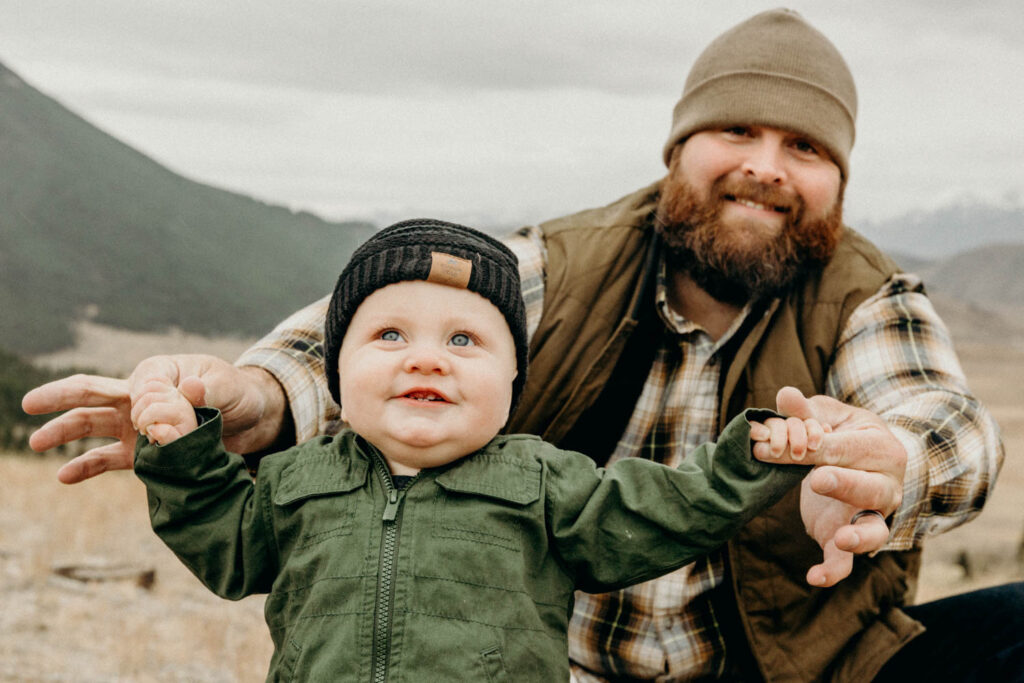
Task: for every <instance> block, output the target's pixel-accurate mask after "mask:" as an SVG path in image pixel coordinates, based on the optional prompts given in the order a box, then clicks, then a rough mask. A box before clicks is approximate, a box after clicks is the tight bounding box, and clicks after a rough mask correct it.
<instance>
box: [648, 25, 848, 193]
mask: <svg viewBox="0 0 1024 683" xmlns="http://www.w3.org/2000/svg"><path fill="white" fill-rule="evenodd" d="M856 118H857V89H856V87H855V86H854V84H853V76H852V75H851V74H850V69H849V68H848V67H847V66H846V62H845V61H844V60H843V56H842V55H841V54H839V50H837V49H836V47H835V45H833V44H832V43H831V42H830V41H829V39H828V38H826V37H825V36H824V35H823V34H822V33H821V32H819V31H818V30H817V29H815V28H814V27H813V26H811V25H810V24H808V23H807V22H806V21H804V19H803V17H801V16H800V15H799V14H797V13H796V12H794V11H792V10H787V9H775V10H770V11H768V12H762V13H761V14H758V15H756V16H753V17H751V18H750V19H747V20H746V21H744V22H742V23H740V24H738V25H736V26H734V27H733V28H731V29H729V30H728V31H726V32H725V33H723V34H722V35H720V36H718V38H716V39H715V40H713V41H712V42H711V44H710V45H708V46H707V48H705V50H704V52H702V53H701V55H700V56H699V57H698V58H697V61H696V62H694V65H693V68H692V69H691V70H690V75H689V76H688V77H687V79H686V85H685V87H684V88H683V96H682V99H680V100H679V102H678V103H677V104H676V107H675V110H674V112H673V115H672V132H671V133H670V134H669V137H668V142H667V143H666V144H665V149H664V154H663V156H664V160H665V164H666V165H668V163H669V159H670V158H671V156H672V149H673V148H674V147H675V146H676V145H677V144H679V143H680V142H682V141H683V140H685V139H686V138H687V137H689V136H690V135H692V134H693V133H696V132H698V131H701V130H706V129H708V128H716V127H719V126H730V125H739V124H745V125H756V126H770V127H772V128H781V129H783V130H791V131H794V132H797V133H800V134H801V135H806V136H807V137H809V138H811V139H812V140H815V141H816V142H819V143H821V144H822V145H824V146H825V147H826V149H828V151H829V154H831V155H832V158H833V160H834V161H835V162H836V164H837V165H838V166H839V170H840V171H841V172H842V174H843V179H844V180H845V179H846V178H847V177H848V170H849V161H850V149H851V148H852V147H853V139H854V123H855V121H856Z"/></svg>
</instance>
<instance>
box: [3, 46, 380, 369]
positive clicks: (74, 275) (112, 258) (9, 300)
mask: <svg viewBox="0 0 1024 683" xmlns="http://www.w3.org/2000/svg"><path fill="white" fill-rule="evenodd" d="M0 160H2V163H0V312H2V316H3V323H2V325H0V347H3V348H8V349H11V350H14V351H16V352H19V353H23V354H33V353H40V352H44V351H49V350H54V349H58V348H62V347H65V346H69V345H71V344H72V343H73V341H74V340H73V334H72V325H73V324H74V322H75V321H76V320H80V319H82V318H86V317H88V318H91V319H92V320H94V321H95V322H97V323H102V324H106V325H111V326H114V327H120V328H126V329H131V330H145V331H156V330H161V329H166V328H169V327H177V328H180V329H182V330H184V331H188V332H195V333H200V334H206V335H213V334H224V333H228V334H238V335H250V336H251V335H255V334H259V333H261V332H263V331H265V330H267V329H269V328H270V327H271V326H273V325H274V324H275V323H277V322H278V321H280V320H281V319H282V318H283V317H284V316H286V315H287V314H289V313H291V312H292V311H294V310H296V309H297V308H299V307H300V306H302V305H304V304H306V303H308V302H310V301H313V300H314V299H316V298H319V297H321V296H323V295H324V294H325V293H328V292H329V291H330V290H331V289H332V288H333V285H334V280H335V279H336V278H337V274H338V273H339V272H340V270H341V268H342V267H343V266H344V264H345V262H346V261H347V260H348V257H349V255H350V254H351V252H352V250H353V249H354V248H355V247H356V246H357V245H358V244H359V243H360V242H362V241H363V240H364V239H365V238H366V237H368V236H369V235H370V234H372V232H373V226H371V225H369V224H367V223H331V222H327V221H324V220H322V219H320V218H318V217H316V216H314V215H312V214H310V213H306V212H293V211H290V210H289V209H286V208H283V207H279V206H271V205H268V204H266V203H263V202H260V201H257V200H255V199H252V198H250V197H246V196H243V195H240V194H236V193H232V192H227V191H224V190H220V189H217V188H214V187H211V186H209V185H204V184H202V183H198V182H194V181H192V180H189V179H187V178H184V177H182V176H180V175H178V174H176V173H173V172H172V171H170V170H168V169H167V168H165V167H164V166H161V165H160V164H159V163H157V162H155V161H154V160H152V159H150V158H149V157H147V156H145V155H143V154H141V153H139V152H138V151H136V150H134V149H132V148H131V147H129V146H127V145H125V144H123V143H121V142H120V141H118V140H116V139H115V138H113V137H111V136H110V135H108V134H107V133H105V132H103V131H101V130H99V129H98V128H96V127H95V126H93V125H91V124H90V123H88V122H87V121H85V120H84V119H82V118H81V117H79V116H77V115H76V114H74V113H72V112H71V111H69V110H68V109H66V108H65V107H63V106H62V105H61V104H59V103H58V102H56V101H55V100H53V99H51V98H50V97H48V96H46V95H44V94H42V93H41V92H39V91H38V90H36V89H35V88H33V87H32V86H30V85H29V84H27V83H26V82H25V81H23V80H22V79H21V78H20V77H19V76H18V75H17V74H15V73H14V72H13V71H11V70H10V69H8V68H6V67H5V66H3V65H0Z"/></svg>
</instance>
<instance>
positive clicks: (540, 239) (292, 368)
mask: <svg viewBox="0 0 1024 683" xmlns="http://www.w3.org/2000/svg"><path fill="white" fill-rule="evenodd" d="M505 243H506V244H508V246H509V247H510V248H511V249H512V251H513V252H515V254H516V257H517V258H518V259H519V275H520V279H521V280H522V287H523V298H524V300H525V301H526V325H527V333H528V335H529V336H531V337H532V336H533V333H534V331H535V330H536V329H537V325H538V324H539V323H540V316H541V313H542V312H543V308H544V268H545V256H546V252H545V249H544V236H543V234H542V233H541V231H540V229H539V228H523V229H522V230H520V231H518V232H516V233H514V234H512V235H510V236H509V237H507V238H506V239H505ZM330 299H331V298H330V296H325V297H324V298H322V299H320V300H319V301H316V302H314V303H312V304H310V305H309V306H306V307H305V308H303V309H302V310H300V311H298V312H296V313H293V314H292V315H291V316H289V317H288V318H287V319H285V320H284V321H283V322H282V323H281V324H279V325H278V326H277V327H275V328H274V329H273V331H271V332H270V333H269V334H267V335H266V336H265V337H263V338H262V339H260V340H259V341H258V342H256V344H255V345H253V346H252V347H251V348H249V349H248V350H247V351H245V353H243V354H242V355H241V356H240V357H239V359H238V360H237V361H236V363H235V364H236V365H255V366H258V367H261V368H263V369H264V370H267V371H268V372H270V374H272V375H273V376H274V377H275V378H276V379H277V381H278V382H279V383H280V384H281V387H282V388H283V389H284V392H285V395H286V396H287V397H288V405H289V406H290V408H291V412H292V419H293V420H294V422H295V438H296V441H297V442H298V443H302V442H303V441H306V440H307V439H311V438H313V437H314V436H317V435H318V434H334V433H336V432H337V431H338V430H339V429H340V428H341V426H342V422H341V410H340V408H338V405H337V404H336V403H335V402H334V400H333V399H332V398H331V394H330V392H329V391H328V390H327V379H326V375H325V374H324V351H323V338H324V334H323V330H324V317H325V316H326V315H327V305H328V303H329V302H330Z"/></svg>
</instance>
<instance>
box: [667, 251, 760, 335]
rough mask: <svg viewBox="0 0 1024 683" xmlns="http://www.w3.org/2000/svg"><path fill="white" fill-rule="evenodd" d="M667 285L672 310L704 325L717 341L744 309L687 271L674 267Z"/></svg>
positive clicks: (670, 271)
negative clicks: (703, 285)
mask: <svg viewBox="0 0 1024 683" xmlns="http://www.w3.org/2000/svg"><path fill="white" fill-rule="evenodd" d="M667 285H668V292H667V294H668V305H669V306H670V307H671V308H672V310H673V311H675V312H676V313H678V314H679V315H681V316H683V317H684V318H686V319H687V320H689V321H690V322H693V323H695V324H697V325H700V326H701V327H702V328H704V330H705V331H706V332H707V333H708V334H709V335H711V338H712V339H714V340H715V341H718V340H719V339H721V337H722V335H723V334H725V333H726V331H728V329H729V326H730V325H732V323H733V320H735V319H736V316H737V315H739V313H740V311H742V310H743V309H742V308H741V307H739V306H735V305H733V304H727V303H724V302H721V301H719V300H718V299H716V298H715V297H713V296H711V295H710V294H708V293H707V292H706V291H704V290H703V289H701V288H700V286H699V285H698V284H697V283H696V282H694V281H693V278H691V277H690V274H689V273H687V272H686V271H679V270H672V269H670V270H669V272H668V282H667Z"/></svg>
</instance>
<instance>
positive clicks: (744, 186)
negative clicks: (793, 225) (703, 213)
mask: <svg viewBox="0 0 1024 683" xmlns="http://www.w3.org/2000/svg"><path fill="white" fill-rule="evenodd" d="M711 196H712V197H715V198H717V199H718V201H719V202H721V201H723V200H727V201H736V200H737V199H745V200H747V201H751V202H755V203H757V204H764V205H765V206H768V207H770V208H772V209H774V210H775V211H776V212H778V213H781V214H786V215H788V216H790V217H791V218H793V219H799V218H800V216H802V215H803V210H804V202H803V200H802V199H800V197H799V195H796V194H793V193H790V192H786V191H784V190H782V189H780V188H778V187H775V186H774V185H765V184H764V183H759V182H758V181H756V180H752V179H750V178H731V177H723V178H719V179H718V180H716V181H715V182H714V183H713V184H712V186H711Z"/></svg>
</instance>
